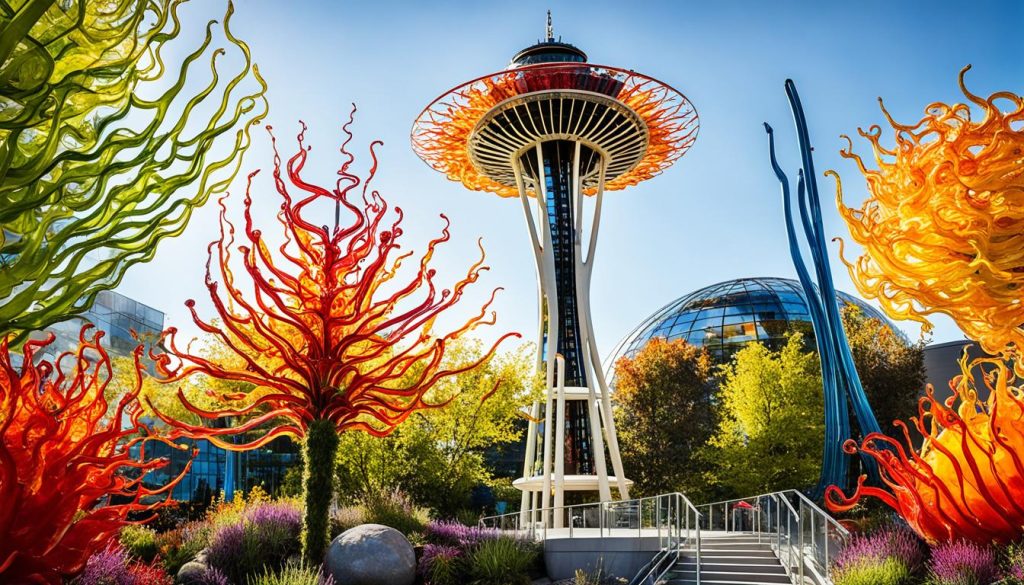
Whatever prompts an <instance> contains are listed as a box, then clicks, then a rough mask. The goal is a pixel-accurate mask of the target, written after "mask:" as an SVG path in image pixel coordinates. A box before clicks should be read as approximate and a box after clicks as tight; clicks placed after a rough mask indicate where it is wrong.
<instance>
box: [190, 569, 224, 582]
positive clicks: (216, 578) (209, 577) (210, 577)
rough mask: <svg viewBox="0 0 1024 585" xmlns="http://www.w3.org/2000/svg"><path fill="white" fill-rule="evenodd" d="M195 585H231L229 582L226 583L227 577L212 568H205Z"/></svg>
mask: <svg viewBox="0 0 1024 585" xmlns="http://www.w3.org/2000/svg"><path fill="white" fill-rule="evenodd" d="M195 585H231V581H228V577H227V575H225V574H224V573H221V572H220V571H219V570H218V569H216V568H214V567H207V568H206V570H205V571H203V572H202V574H201V575H199V579H198V580H197V581H196V583H195Z"/></svg>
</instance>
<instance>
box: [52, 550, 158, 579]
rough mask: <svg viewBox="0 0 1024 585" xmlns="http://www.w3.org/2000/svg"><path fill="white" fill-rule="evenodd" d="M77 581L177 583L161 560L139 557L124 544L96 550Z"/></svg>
mask: <svg viewBox="0 0 1024 585" xmlns="http://www.w3.org/2000/svg"><path fill="white" fill-rule="evenodd" d="M72 583H74V584H75V585H174V579H172V578H171V577H170V576H169V575H168V574H167V572H166V571H164V569H163V567H162V566H161V565H160V563H157V562H154V563H151V564H145V563H141V562H139V561H136V560H135V559H133V558H132V557H131V555H129V554H128V551H126V550H125V549H124V547H122V546H108V547H107V548H106V549H104V550H103V551H101V552H98V553H95V554H93V555H92V556H91V557H89V560H88V561H87V562H86V565H85V570H84V571H82V573H81V574H80V575H79V576H78V577H77V578H75V579H74V581H72Z"/></svg>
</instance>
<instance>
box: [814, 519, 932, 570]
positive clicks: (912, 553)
mask: <svg viewBox="0 0 1024 585" xmlns="http://www.w3.org/2000/svg"><path fill="white" fill-rule="evenodd" d="M889 558H892V559H896V560H898V561H899V562H900V563H903V564H904V565H905V566H906V567H907V568H908V569H909V570H910V572H912V573H913V572H916V571H917V570H918V569H919V568H920V567H921V566H922V565H923V564H924V559H925V549H924V547H923V546H922V543H921V540H920V539H919V538H918V537H917V535H915V534H914V533H913V532H911V531H910V530H909V529H908V528H906V527H903V526H890V527H886V528H882V529H880V530H878V531H877V532H874V533H872V534H868V535H854V536H853V537H852V538H851V539H850V541H849V543H847V545H846V546H845V547H843V549H842V550H841V551H839V554H838V555H836V558H835V560H834V561H833V562H834V565H835V568H836V570H837V571H840V572H842V571H843V570H844V569H849V568H852V567H854V566H859V565H863V564H864V563H872V564H880V563H883V562H884V561H885V560H886V559H889Z"/></svg>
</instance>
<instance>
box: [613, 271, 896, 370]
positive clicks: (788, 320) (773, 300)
mask: <svg viewBox="0 0 1024 585" xmlns="http://www.w3.org/2000/svg"><path fill="white" fill-rule="evenodd" d="M837 297H838V298H837V299H836V302H838V303H840V304H841V305H855V306H857V307H859V308H860V309H861V311H863V312H864V314H865V315H866V316H868V317H875V318H878V319H881V320H882V321H883V322H884V323H886V324H888V325H889V327H890V328H891V329H893V330H894V331H899V330H898V329H896V327H894V326H893V325H892V323H891V322H890V321H889V320H888V319H887V318H886V317H885V316H884V315H883V314H882V313H881V312H880V311H878V310H877V309H875V308H874V307H872V306H870V305H868V304H867V303H865V302H864V301H862V300H860V299H858V298H856V297H854V296H852V295H849V294H846V293H844V292H837ZM800 323H805V324H806V327H807V329H808V330H810V327H811V316H810V313H808V311H807V303H806V301H805V300H804V296H803V290H802V289H801V287H800V283H799V282H798V281H796V280H791V279H788V278H740V279H737V280H729V281H726V282H720V283H718V284H713V285H711V286H707V287H704V288H702V289H700V290H697V291H695V292H692V293H690V294H688V295H685V296H682V297H680V298H678V299H676V300H674V301H672V302H671V303H669V304H667V305H665V306H664V307H662V308H661V309H659V310H658V311H656V312H655V313H654V314H653V315H651V316H650V317H648V318H647V319H645V320H644V321H643V322H642V323H640V325H639V326H638V327H637V328H636V329H634V330H633V331H632V332H631V333H630V334H629V335H627V336H626V337H625V338H624V339H623V340H622V341H620V342H619V344H618V345H617V346H616V347H615V349H614V350H613V351H612V353H611V355H610V357H609V359H608V361H607V362H606V370H607V371H610V372H612V376H611V377H614V366H615V362H616V361H618V359H619V358H620V357H632V356H634V355H636V353H637V352H638V351H640V349H641V348H643V346H644V345H645V344H646V343H647V342H648V341H649V340H651V339H652V338H654V337H663V338H665V339H669V340H673V339H682V340H684V341H687V342H688V343H690V344H692V345H698V346H703V347H706V348H707V349H708V351H709V352H710V353H711V358H712V360H714V361H715V363H724V362H726V361H728V360H729V358H730V357H731V356H732V355H733V354H734V353H736V352H737V351H739V350H740V348H742V347H743V346H744V345H746V344H747V343H750V342H751V341H759V342H761V343H763V344H765V345H766V346H768V347H769V348H771V349H778V348H780V347H782V345H783V344H785V340H786V335H787V332H788V331H789V330H790V328H791V326H792V325H795V324H800Z"/></svg>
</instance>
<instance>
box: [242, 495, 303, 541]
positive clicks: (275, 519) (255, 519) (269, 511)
mask: <svg viewBox="0 0 1024 585" xmlns="http://www.w3.org/2000/svg"><path fill="white" fill-rule="evenodd" d="M244 518H245V520H247V521H248V522H250V523H252V524H253V526H255V527H256V528H257V529H270V530H280V531H282V532H286V533H292V534H295V535H296V536H298V534H299V532H300V531H301V530H302V510H300V509H299V508H298V506H296V505H294V504H291V503H288V502H274V503H268V504H261V505H259V506H256V507H255V508H251V509H249V510H246V512H245V516H244Z"/></svg>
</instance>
